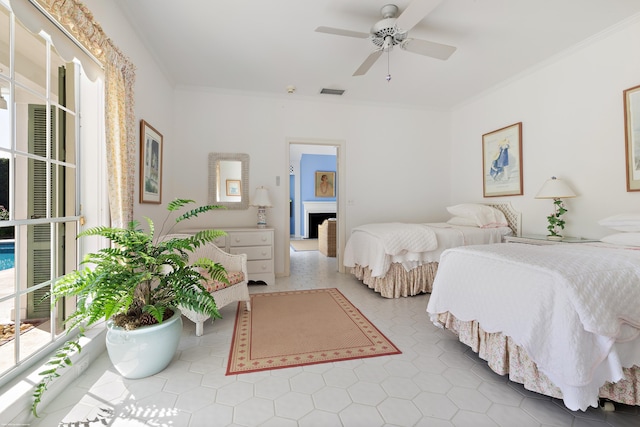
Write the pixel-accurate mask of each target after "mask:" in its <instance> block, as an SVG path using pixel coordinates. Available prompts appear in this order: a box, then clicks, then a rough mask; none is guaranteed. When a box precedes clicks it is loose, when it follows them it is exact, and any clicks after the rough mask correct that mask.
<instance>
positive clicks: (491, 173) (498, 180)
mask: <svg viewBox="0 0 640 427" xmlns="http://www.w3.org/2000/svg"><path fill="white" fill-rule="evenodd" d="M482 190H483V193H484V197H499V196H521V195H522V123H521V122H520V123H515V124H512V125H510V126H507V127H504V128H502V129H498V130H494V131H493V132H489V133H486V134H484V135H482Z"/></svg>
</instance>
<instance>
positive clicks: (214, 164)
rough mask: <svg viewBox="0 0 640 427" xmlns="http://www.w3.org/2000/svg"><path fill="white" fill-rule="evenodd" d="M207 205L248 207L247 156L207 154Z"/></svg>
mask: <svg viewBox="0 0 640 427" xmlns="http://www.w3.org/2000/svg"><path fill="white" fill-rule="evenodd" d="M209 204H212V205H219V206H224V207H226V208H227V209H247V208H248V207H249V155H248V154H243V153H209Z"/></svg>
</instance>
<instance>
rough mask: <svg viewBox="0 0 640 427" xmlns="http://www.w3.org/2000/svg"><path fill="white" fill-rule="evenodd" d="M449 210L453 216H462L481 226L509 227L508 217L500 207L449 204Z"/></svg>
mask: <svg viewBox="0 0 640 427" xmlns="http://www.w3.org/2000/svg"><path fill="white" fill-rule="evenodd" d="M447 211H449V213H450V214H451V215H453V216H461V217H464V218H468V219H471V220H473V221H475V223H476V225H477V226H478V227H481V228H494V227H508V226H509V224H508V223H507V219H506V218H505V217H504V214H503V213H502V212H501V211H499V210H498V209H495V208H492V207H491V206H486V205H479V204H475V203H463V204H461V205H455V206H449V207H448V208H447Z"/></svg>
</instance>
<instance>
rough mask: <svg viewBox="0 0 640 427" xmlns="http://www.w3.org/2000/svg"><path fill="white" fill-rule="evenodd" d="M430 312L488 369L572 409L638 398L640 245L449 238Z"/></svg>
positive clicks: (639, 400)
mask: <svg viewBox="0 0 640 427" xmlns="http://www.w3.org/2000/svg"><path fill="white" fill-rule="evenodd" d="M427 312H428V313H429V316H430V319H431V321H432V322H433V323H434V324H435V325H436V326H440V327H443V328H445V329H449V330H451V331H453V332H454V333H455V334H457V335H458V339H459V340H460V341H461V342H462V343H464V344H466V345H468V346H470V347H471V349H472V350H473V351H474V352H476V353H478V355H479V357H480V358H482V359H484V360H486V361H487V362H488V365H489V367H490V368H491V369H492V370H493V371H495V372H496V373H498V374H500V375H508V376H509V379H510V380H512V381H514V382H518V383H521V384H523V385H524V387H525V388H526V389H528V390H531V391H535V392H538V393H541V394H544V395H548V396H552V397H555V398H559V399H563V400H564V404H565V406H567V408H569V409H571V410H586V409H587V408H588V407H589V406H594V407H597V406H598V404H599V398H604V399H608V400H611V401H614V402H621V403H624V404H629V405H638V404H640V368H638V366H640V338H638V337H639V336H640V247H635V248H632V247H625V246H620V245H612V244H608V243H602V242H597V243H576V244H559V245H551V246H548V245H545V246H537V245H528V244H521V243H506V244H502V245H479V246H473V247H471V246H469V247H459V248H452V249H450V250H447V251H445V252H444V253H443V254H442V256H441V260H440V265H439V269H438V276H437V277H436V279H435V281H434V283H433V289H432V293H431V295H430V296H429V303H428V305H427Z"/></svg>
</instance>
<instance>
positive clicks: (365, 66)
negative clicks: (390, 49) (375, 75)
mask: <svg viewBox="0 0 640 427" xmlns="http://www.w3.org/2000/svg"><path fill="white" fill-rule="evenodd" d="M380 55H382V50H376V51H375V52H373V53H372V54H371V55H369V56H367V59H365V60H364V62H363V63H362V64H361V65H360V67H358V69H357V70H356V72H355V73H353V75H354V76H364V75H365V74H366V73H367V71H369V68H371V66H372V65H373V64H375V63H376V61H377V60H378V58H380Z"/></svg>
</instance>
